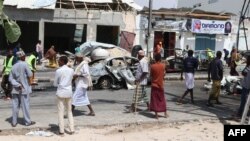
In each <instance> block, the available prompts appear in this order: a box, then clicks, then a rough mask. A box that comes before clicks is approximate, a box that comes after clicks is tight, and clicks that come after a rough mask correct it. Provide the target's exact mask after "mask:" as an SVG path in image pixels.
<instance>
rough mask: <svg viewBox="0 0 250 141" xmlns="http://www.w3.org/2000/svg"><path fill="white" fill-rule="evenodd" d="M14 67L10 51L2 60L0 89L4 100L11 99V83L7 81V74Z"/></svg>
mask: <svg viewBox="0 0 250 141" xmlns="http://www.w3.org/2000/svg"><path fill="white" fill-rule="evenodd" d="M13 65H14V56H13V52H12V50H9V51H8V54H7V57H6V58H5V59H4V63H3V70H2V75H3V76H2V83H1V87H2V88H3V90H4V93H5V100H10V99H11V89H12V87H11V83H10V81H9V74H10V71H11V69H12V66H13Z"/></svg>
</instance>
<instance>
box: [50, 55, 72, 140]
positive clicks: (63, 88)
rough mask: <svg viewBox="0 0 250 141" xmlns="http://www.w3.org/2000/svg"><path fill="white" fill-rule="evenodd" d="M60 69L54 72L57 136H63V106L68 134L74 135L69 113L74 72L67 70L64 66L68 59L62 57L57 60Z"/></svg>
mask: <svg viewBox="0 0 250 141" xmlns="http://www.w3.org/2000/svg"><path fill="white" fill-rule="evenodd" d="M58 63H59V66H60V68H59V69H58V70H56V74H55V81H54V86H57V92H56V95H57V99H58V101H57V108H58V117H59V118H58V119H59V135H64V119H63V116H64V113H63V112H64V105H65V106H66V109H67V115H68V119H69V130H70V134H73V133H74V120H73V115H72V111H71V103H72V94H73V91H72V79H73V75H74V70H73V69H71V68H69V67H68V66H67V65H66V64H67V63H68V58H67V57H66V56H62V57H60V58H59V62H58Z"/></svg>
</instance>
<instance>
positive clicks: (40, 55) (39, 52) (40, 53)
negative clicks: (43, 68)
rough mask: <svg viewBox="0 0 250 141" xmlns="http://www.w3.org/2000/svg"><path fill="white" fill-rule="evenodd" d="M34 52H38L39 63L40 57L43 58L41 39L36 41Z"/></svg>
mask: <svg viewBox="0 0 250 141" xmlns="http://www.w3.org/2000/svg"><path fill="white" fill-rule="evenodd" d="M36 52H37V54H38V64H40V63H41V59H42V58H43V47H42V42H41V40H38V41H37V44H36Z"/></svg>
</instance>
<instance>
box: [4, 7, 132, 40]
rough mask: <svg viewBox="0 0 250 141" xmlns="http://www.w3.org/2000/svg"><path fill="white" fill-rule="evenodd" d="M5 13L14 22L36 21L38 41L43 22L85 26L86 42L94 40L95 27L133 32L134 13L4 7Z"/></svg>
mask: <svg viewBox="0 0 250 141" xmlns="http://www.w3.org/2000/svg"><path fill="white" fill-rule="evenodd" d="M5 13H6V14H7V15H8V16H9V17H10V18H11V19H14V20H19V21H38V22H39V39H40V40H42V41H43V40H44V33H42V32H44V22H53V23H70V24H87V41H95V40H96V33H97V32H96V29H97V25H107V26H118V27H119V29H120V31H128V32H133V33H134V32H135V15H136V14H135V13H134V12H112V11H99V10H90V11H86V10H72V9H55V10H54V11H53V10H40V9H39V10H30V9H16V8H14V7H5Z"/></svg>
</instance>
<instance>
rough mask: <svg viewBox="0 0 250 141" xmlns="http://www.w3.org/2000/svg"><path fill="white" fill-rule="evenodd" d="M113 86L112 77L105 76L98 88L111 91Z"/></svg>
mask: <svg viewBox="0 0 250 141" xmlns="http://www.w3.org/2000/svg"><path fill="white" fill-rule="evenodd" d="M111 84H112V79H111V78H110V77H107V76H105V77H102V78H100V80H99V82H98V87H99V88H100V89H109V88H111Z"/></svg>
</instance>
